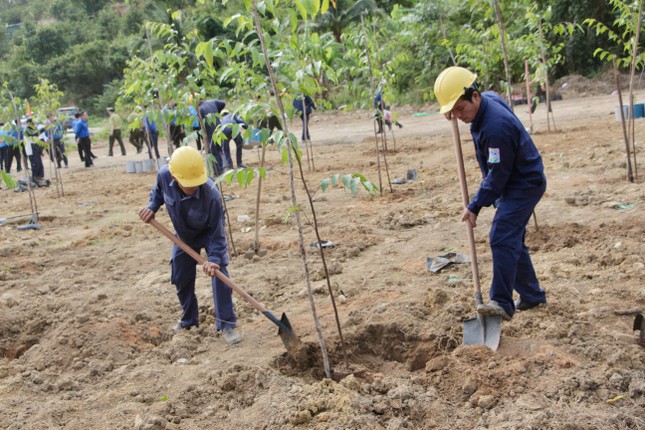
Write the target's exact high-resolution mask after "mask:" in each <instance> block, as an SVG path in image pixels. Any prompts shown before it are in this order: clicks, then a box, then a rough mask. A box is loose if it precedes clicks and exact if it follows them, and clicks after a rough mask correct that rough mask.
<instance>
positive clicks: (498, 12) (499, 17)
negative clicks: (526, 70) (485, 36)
mask: <svg viewBox="0 0 645 430" xmlns="http://www.w3.org/2000/svg"><path fill="white" fill-rule="evenodd" d="M493 6H494V8H495V18H496V19H497V27H498V28H499V40H500V43H501V44H502V54H503V55H504V69H505V71H506V83H507V89H506V96H507V97H508V105H509V106H510V107H511V110H514V109H513V83H512V82H511V67H510V65H509V64H508V52H506V36H505V31H504V24H503V23H502V11H501V10H500V9H499V2H498V0H493Z"/></svg>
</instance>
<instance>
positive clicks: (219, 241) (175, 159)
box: [139, 146, 242, 344]
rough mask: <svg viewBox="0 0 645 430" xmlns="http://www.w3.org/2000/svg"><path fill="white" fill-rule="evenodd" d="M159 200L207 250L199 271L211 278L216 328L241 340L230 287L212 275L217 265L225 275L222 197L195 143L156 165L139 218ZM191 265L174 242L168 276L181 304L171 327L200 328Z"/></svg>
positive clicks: (195, 244)
mask: <svg viewBox="0 0 645 430" xmlns="http://www.w3.org/2000/svg"><path fill="white" fill-rule="evenodd" d="M164 203H165V204H166V210H167V211H168V216H169V217H170V220H171V221H172V224H173V226H174V228H175V231H176V234H177V237H179V239H181V240H182V241H183V242H185V243H186V244H187V245H188V246H190V247H191V248H192V249H193V250H195V251H196V252H197V253H199V252H200V251H201V249H202V248H204V249H206V253H207V254H208V260H207V261H206V262H205V263H204V265H203V270H204V273H206V274H207V275H209V276H211V277H212V278H213V279H212V289H213V302H214V304H215V321H216V329H217V331H221V332H222V336H223V337H224V340H225V341H226V343H228V344H235V343H238V342H240V341H241V340H242V337H241V336H240V334H239V333H238V332H237V330H235V327H236V321H237V315H236V314H235V310H234V309H233V298H232V290H231V288H230V287H228V286H227V285H226V284H224V282H222V281H221V280H219V278H217V277H215V272H216V271H217V270H219V271H220V272H222V273H223V274H224V275H226V276H228V271H227V270H226V266H227V265H228V262H229V261H228V244H227V242H226V232H225V229H224V209H223V206H222V197H221V195H220V192H219V190H218V188H217V187H216V186H215V183H214V182H213V180H212V179H211V178H209V177H208V176H207V175H206V166H205V164H204V160H203V158H202V156H201V155H200V153H199V151H197V150H196V149H195V148H193V147H190V146H182V147H180V148H178V149H177V150H175V151H174V152H173V153H172V157H171V158H170V162H169V163H168V165H166V166H163V167H162V168H161V169H159V172H158V174H157V182H156V184H155V185H154V187H152V191H151V192H150V202H149V203H148V206H147V207H145V208H143V209H141V210H140V211H139V218H141V220H142V221H143V222H145V223H149V222H150V221H151V220H152V219H153V218H154V217H155V213H156V212H157V211H158V210H159V208H160V207H161V205H162V204H164ZM195 266H196V262H195V260H194V259H193V257H191V256H190V255H189V254H187V253H186V252H184V251H183V250H182V249H181V248H179V247H178V246H177V245H173V248H172V255H171V267H172V273H171V281H172V283H173V284H175V286H176V288H177V297H178V298H179V303H180V304H181V307H182V309H183V315H182V317H181V320H179V322H178V323H177V325H176V326H175V328H174V330H175V331H179V330H182V329H185V330H188V329H190V328H191V327H193V326H195V327H199V309H198V306H197V296H196V295H195V277H196V274H197V273H196V269H195Z"/></svg>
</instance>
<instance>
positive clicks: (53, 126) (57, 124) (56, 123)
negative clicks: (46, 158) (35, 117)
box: [47, 113, 69, 169]
mask: <svg viewBox="0 0 645 430" xmlns="http://www.w3.org/2000/svg"><path fill="white" fill-rule="evenodd" d="M47 121H48V123H49V124H48V125H49V134H50V135H51V138H52V141H53V143H54V154H50V157H51V158H52V161H54V158H55V159H56V165H57V166H58V168H59V169H60V168H61V167H62V164H63V163H65V168H67V167H68V166H69V161H68V160H67V155H66V154H65V142H64V141H63V138H64V137H65V123H64V122H63V121H62V120H61V119H60V118H57V117H56V115H54V114H53V113H50V114H49V118H48V119H47Z"/></svg>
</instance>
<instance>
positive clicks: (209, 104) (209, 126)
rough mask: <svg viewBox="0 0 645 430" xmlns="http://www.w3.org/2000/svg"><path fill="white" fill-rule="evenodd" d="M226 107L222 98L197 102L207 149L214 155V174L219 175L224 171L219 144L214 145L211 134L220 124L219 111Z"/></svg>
mask: <svg viewBox="0 0 645 430" xmlns="http://www.w3.org/2000/svg"><path fill="white" fill-rule="evenodd" d="M225 107H226V102H224V101H223V100H200V101H199V103H198V110H199V115H200V116H201V117H202V121H203V122H204V128H205V129H206V143H207V144H208V150H209V151H210V152H211V154H213V156H214V157H215V166H214V170H215V174H216V175H220V174H222V173H223V172H224V160H223V152H222V146H221V145H215V144H214V142H213V134H214V133H215V130H216V129H217V127H218V126H219V125H220V122H221V121H220V116H219V115H218V114H219V113H220V112H222V111H223V110H224V108H225Z"/></svg>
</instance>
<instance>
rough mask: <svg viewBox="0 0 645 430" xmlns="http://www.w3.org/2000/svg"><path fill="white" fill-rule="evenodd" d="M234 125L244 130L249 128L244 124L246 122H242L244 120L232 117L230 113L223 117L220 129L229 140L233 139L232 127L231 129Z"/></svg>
mask: <svg viewBox="0 0 645 430" xmlns="http://www.w3.org/2000/svg"><path fill="white" fill-rule="evenodd" d="M234 124H240V125H241V126H242V127H244V128H249V126H248V125H247V124H246V122H244V120H243V119H242V118H240V117H239V116H237V115H234V114H232V113H229V114H226V115H224V117H223V118H222V125H221V129H222V132H223V133H224V135H225V136H226V137H227V138H229V139H232V138H233V128H232V127H233V125H234Z"/></svg>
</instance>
